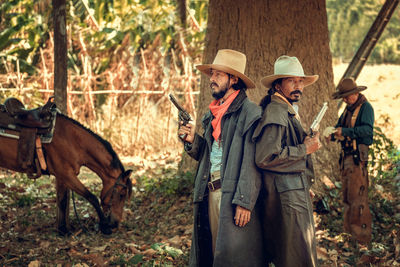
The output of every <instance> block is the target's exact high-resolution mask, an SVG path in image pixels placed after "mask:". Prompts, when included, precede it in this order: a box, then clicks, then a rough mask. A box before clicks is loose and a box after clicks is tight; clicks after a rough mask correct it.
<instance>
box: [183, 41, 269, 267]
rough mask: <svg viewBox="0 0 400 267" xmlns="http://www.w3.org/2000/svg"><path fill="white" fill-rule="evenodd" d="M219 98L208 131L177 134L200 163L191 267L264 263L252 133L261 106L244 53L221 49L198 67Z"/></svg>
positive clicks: (190, 127) (205, 120)
mask: <svg viewBox="0 0 400 267" xmlns="http://www.w3.org/2000/svg"><path fill="white" fill-rule="evenodd" d="M196 67H197V69H198V70H200V71H201V72H202V73H204V74H206V75H207V76H208V77H209V79H210V88H211V94H212V96H213V97H214V98H215V100H214V101H213V102H211V104H210V105H209V111H208V112H206V114H205V115H204V117H203V118H202V126H203V130H204V134H202V135H200V134H198V133H196V132H195V126H194V125H192V124H187V125H186V126H184V125H181V127H180V129H179V131H178V136H182V140H183V141H184V142H185V150H186V152H187V153H188V154H189V155H190V156H191V157H193V158H194V159H195V160H197V161H198V162H199V165H198V168H197V173H196V177H195V187H194V193H193V194H194V228H193V237H192V247H191V253H190V262H189V266H214V267H215V266H227V267H231V266H235V267H239V266H249V267H250V266H251V267H253V266H266V263H265V261H264V258H265V256H264V250H263V244H262V241H263V240H262V231H261V224H260V220H259V216H258V208H257V205H256V202H257V199H258V193H259V190H260V185H261V176H260V175H261V174H260V173H259V171H258V170H257V167H256V165H255V164H254V150H255V145H254V143H253V142H252V141H251V137H252V134H253V131H254V128H255V126H256V122H257V121H258V120H259V119H260V117H261V109H260V107H258V106H257V105H256V104H255V103H253V102H251V101H250V100H249V99H248V98H247V95H246V89H248V88H254V87H255V85H254V82H253V81H252V80H251V79H250V78H248V77H247V76H246V75H245V74H244V70H245V67H246V56H245V55H244V54H243V53H240V52H238V51H235V50H231V49H222V50H219V51H218V53H217V55H216V57H215V59H214V62H213V63H212V64H204V65H199V66H196Z"/></svg>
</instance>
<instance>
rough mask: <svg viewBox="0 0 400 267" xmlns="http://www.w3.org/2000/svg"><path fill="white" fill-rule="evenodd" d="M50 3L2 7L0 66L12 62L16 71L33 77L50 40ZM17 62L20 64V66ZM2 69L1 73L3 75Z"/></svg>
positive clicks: (27, 0)
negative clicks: (41, 53) (46, 43)
mask: <svg viewBox="0 0 400 267" xmlns="http://www.w3.org/2000/svg"><path fill="white" fill-rule="evenodd" d="M49 3H51V1H50V0H39V1H32V0H13V1H3V3H1V4H0V63H3V62H12V63H13V65H14V67H15V68H16V67H17V65H19V67H20V69H21V70H22V71H24V72H27V73H29V74H30V75H32V74H34V72H35V70H36V64H37V63H38V59H39V56H40V51H39V49H40V48H41V47H43V45H44V43H45V42H46V40H47V39H48V38H49V28H48V26H49V21H50V17H51V9H49V8H47V7H48V6H49ZM17 62H18V63H17ZM5 71H6V70H5V69H4V65H3V64H1V65H0V73H4V72H5Z"/></svg>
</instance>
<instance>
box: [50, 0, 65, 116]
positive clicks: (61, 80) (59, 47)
mask: <svg viewBox="0 0 400 267" xmlns="http://www.w3.org/2000/svg"><path fill="white" fill-rule="evenodd" d="M52 4H53V23H54V24H53V26H54V96H55V101H56V105H57V108H58V109H59V110H60V111H61V112H62V113H64V114H67V79H68V74H67V28H66V14H65V0H53V1H52Z"/></svg>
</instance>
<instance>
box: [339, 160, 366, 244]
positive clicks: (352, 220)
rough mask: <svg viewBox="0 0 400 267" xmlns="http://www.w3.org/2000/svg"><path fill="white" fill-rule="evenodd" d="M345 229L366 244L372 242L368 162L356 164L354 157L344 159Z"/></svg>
mask: <svg viewBox="0 0 400 267" xmlns="http://www.w3.org/2000/svg"><path fill="white" fill-rule="evenodd" d="M342 191H343V204H344V215H343V221H344V222H343V229H344V231H345V232H348V233H350V234H351V235H352V236H353V238H354V239H356V240H357V241H359V242H360V243H363V244H366V243H369V242H370V241H371V233H372V226H371V224H372V216H371V212H370V210H369V206H368V171H367V162H366V161H360V162H359V164H358V165H357V164H355V163H354V160H353V156H352V155H346V156H344V158H343V159H342Z"/></svg>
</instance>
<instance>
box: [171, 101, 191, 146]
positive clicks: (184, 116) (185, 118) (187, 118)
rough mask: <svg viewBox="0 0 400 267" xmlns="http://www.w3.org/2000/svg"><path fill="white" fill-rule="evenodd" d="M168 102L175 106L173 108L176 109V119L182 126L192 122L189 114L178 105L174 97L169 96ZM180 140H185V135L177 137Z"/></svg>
mask: <svg viewBox="0 0 400 267" xmlns="http://www.w3.org/2000/svg"><path fill="white" fill-rule="evenodd" d="M169 100H170V101H171V102H172V104H174V105H175V107H176V108H177V109H178V117H179V120H180V121H182V122H183V124H182V125H183V126H185V125H186V124H188V123H189V121H191V120H192V117H190V114H189V113H188V112H187V111H186V110H185V109H184V108H182V107H181V105H179V103H178V102H177V101H176V99H175V97H174V96H173V95H172V94H169ZM179 137H180V138H181V139H182V140H185V138H186V135H182V136H179Z"/></svg>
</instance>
